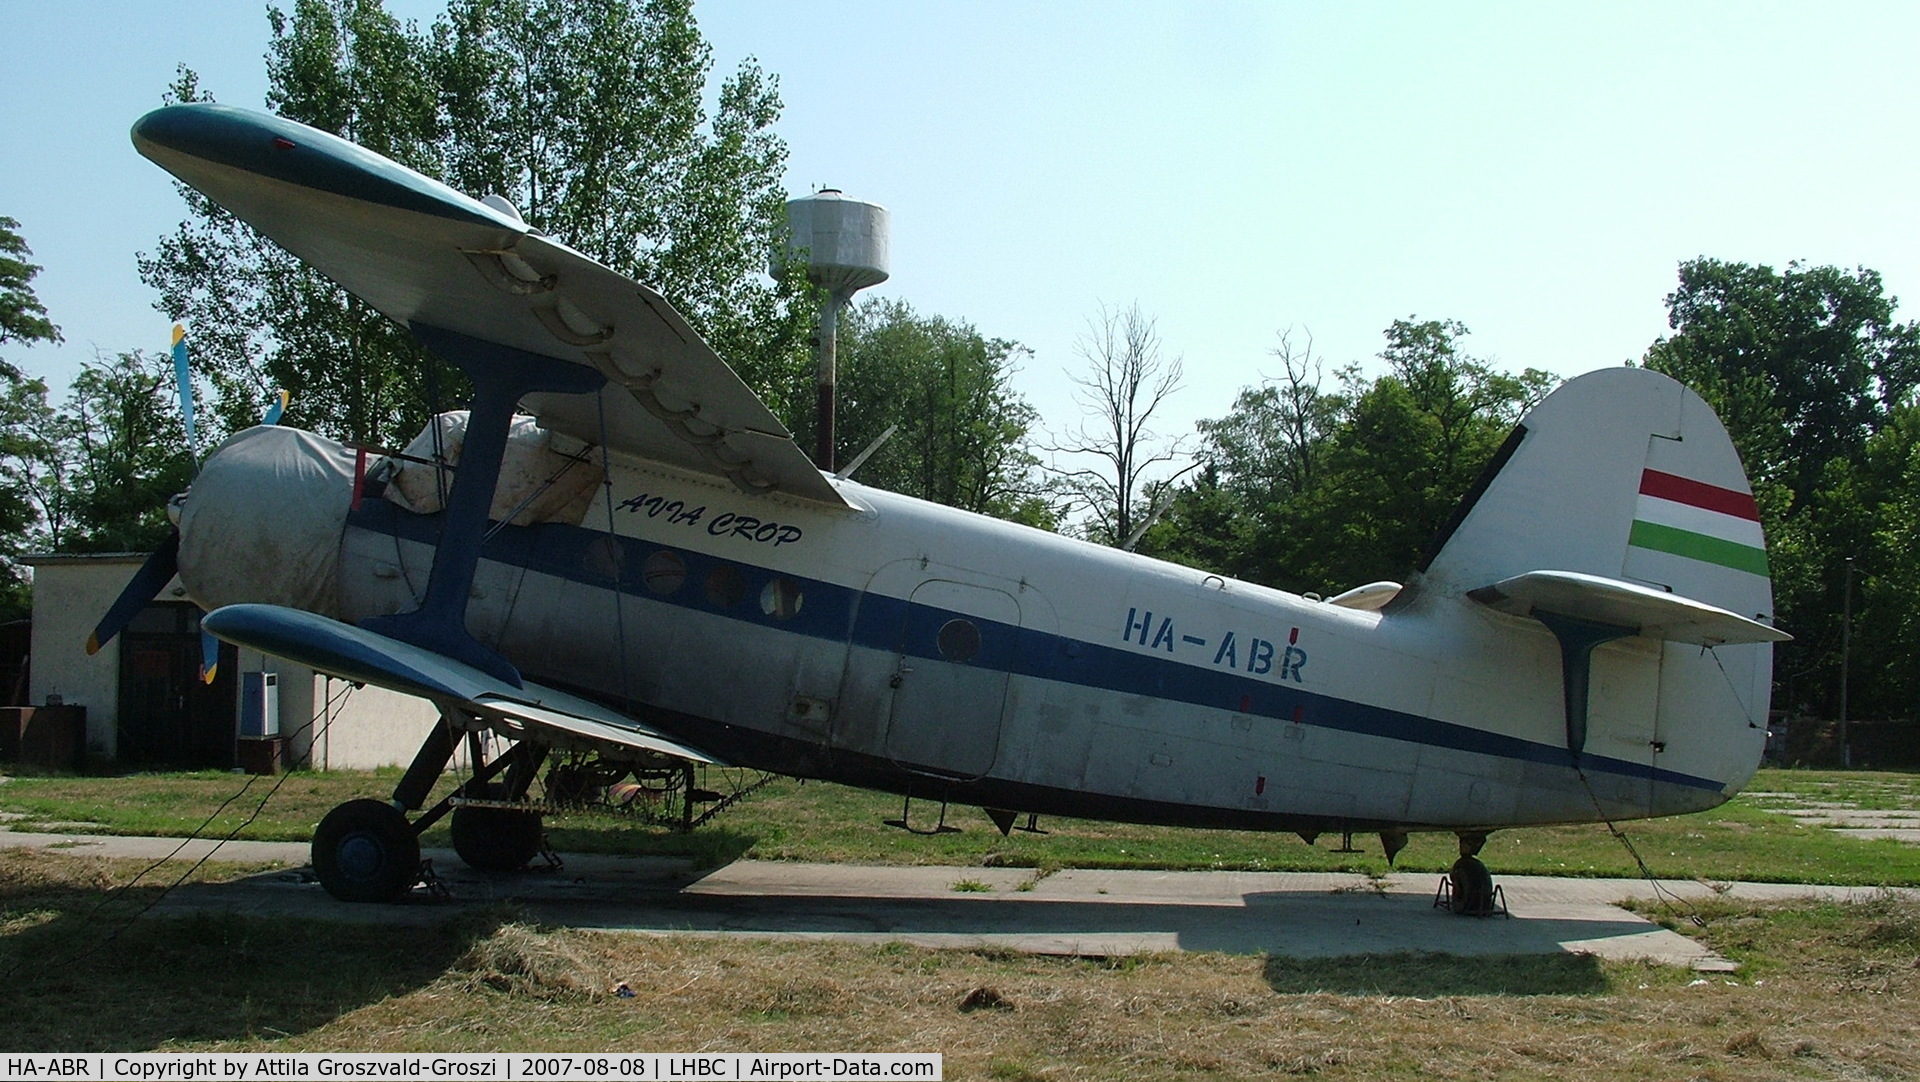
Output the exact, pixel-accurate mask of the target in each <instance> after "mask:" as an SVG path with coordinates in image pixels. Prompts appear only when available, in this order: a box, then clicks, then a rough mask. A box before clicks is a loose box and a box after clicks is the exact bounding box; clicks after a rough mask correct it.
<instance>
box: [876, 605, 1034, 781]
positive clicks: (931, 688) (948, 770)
mask: <svg viewBox="0 0 1920 1082" xmlns="http://www.w3.org/2000/svg"><path fill="white" fill-rule="evenodd" d="M901 625H902V626H901V629H900V638H899V644H900V645H899V649H898V650H897V651H896V655H895V670H894V675H893V678H892V680H891V683H892V685H893V688H894V693H893V706H892V710H891V713H890V714H889V717H888V721H887V738H886V751H887V757H888V758H889V759H892V760H893V761H894V762H895V763H897V764H899V765H900V766H903V767H907V768H909V769H912V770H916V771H921V772H924V773H929V774H938V775H942V776H946V777H955V778H978V777H981V776H983V775H984V774H986V773H987V771H989V770H991V769H993V762H994V759H995V758H996V757H997V756H998V754H999V750H1000V722H1001V717H1002V715H1003V714H1004V712H1005V710H1006V701H1007V677H1008V670H1009V667H1010V665H1011V664H1012V661H1013V659H1014V656H1015V651H1016V648H1017V645H1018V644H1017V642H1016V640H1017V639H1018V637H1019V631H1020V604H1019V602H1017V601H1015V600H1014V599H1013V597H1012V595H1010V594H1006V593H1003V592H1001V591H999V590H991V589H987V588H985V587H981V586H969V585H967V584H965V583H960V582H952V581H948V580H945V579H933V580H930V581H927V582H923V583H921V584H920V585H919V586H918V587H916V588H915V589H914V591H913V595H912V597H910V598H909V599H908V602H907V605H906V610H905V613H904V616H903V619H902V621H901Z"/></svg>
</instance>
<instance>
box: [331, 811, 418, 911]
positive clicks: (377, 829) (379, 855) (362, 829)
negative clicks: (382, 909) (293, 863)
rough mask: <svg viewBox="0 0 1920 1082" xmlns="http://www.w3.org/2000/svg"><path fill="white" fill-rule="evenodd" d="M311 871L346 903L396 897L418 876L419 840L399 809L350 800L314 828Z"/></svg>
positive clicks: (387, 900) (411, 884)
mask: <svg viewBox="0 0 1920 1082" xmlns="http://www.w3.org/2000/svg"><path fill="white" fill-rule="evenodd" d="M313 870H314V874H316V875H317V876H319V877H320V885H321V886H322V887H325V888H326V891H327V893H328V894H331V895H333V896H334V897H335V898H338V899H340V900H341V901H343V902H392V901H398V900H399V899H400V897H401V896H402V895H404V894H406V893H407V891H409V890H412V889H413V885H414V884H415V883H417V882H419V880H420V839H419V837H418V836H417V835H415V834H414V832H413V826H412V824H410V823H408V822H407V817H406V816H405V815H403V814H401V812H400V810H399V809H398V808H395V807H394V806H393V805H391V804H387V803H383V802H381V801H378V800H350V801H348V802H347V803H345V804H342V805H340V806H339V807H337V808H335V809H333V810H332V811H330V812H328V813H327V817H326V818H325V819H322V820H320V826H319V827H318V828H317V829H315V830H314V832H313Z"/></svg>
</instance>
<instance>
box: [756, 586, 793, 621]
mask: <svg viewBox="0 0 1920 1082" xmlns="http://www.w3.org/2000/svg"><path fill="white" fill-rule="evenodd" d="M800 602H801V596H800V587H798V586H796V585H794V584H793V583H792V582H789V581H788V580H786V579H781V578H775V579H770V580H769V581H768V582H767V585H766V586H765V587H764V588H763V589H761V591H760V611H761V612H764V613H766V614H767V615H768V616H772V617H774V618H776V619H780V620H791V619H793V617H794V616H795V615H796V614H798V613H799V611H800Z"/></svg>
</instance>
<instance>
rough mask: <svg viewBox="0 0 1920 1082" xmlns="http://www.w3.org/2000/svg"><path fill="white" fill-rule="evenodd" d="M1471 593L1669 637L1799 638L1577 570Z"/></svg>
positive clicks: (1494, 604)
mask: <svg viewBox="0 0 1920 1082" xmlns="http://www.w3.org/2000/svg"><path fill="white" fill-rule="evenodd" d="M1467 596H1468V597H1470V598H1472V599H1473V600H1475V601H1478V602H1480V603H1481V604H1482V605H1486V606H1488V607H1490V608H1493V609H1497V610H1499V611H1500V612H1504V613H1510V614H1512V615H1514V616H1533V615H1535V614H1536V613H1537V612H1545V613H1552V614H1556V615H1560V616H1572V617H1576V618H1578V619H1581V620H1590V621H1592V622H1594V623H1598V624H1608V625H1611V626H1613V627H1621V628H1631V629H1633V630H1634V632H1635V633H1637V634H1640V635H1644V636H1646V637H1648V638H1653V639H1660V640H1662V641H1665V642H1684V643H1692V644H1694V645H1697V646H1722V645H1726V644H1729V643H1752V642H1769V643H1771V642H1786V641H1788V640H1789V639H1792V638H1793V636H1792V635H1789V634H1787V633H1786V632H1784V631H1781V630H1780V629H1778V628H1775V627H1770V626H1768V625H1767V624H1763V623H1761V622H1760V621H1758V620H1750V619H1748V618H1747V617H1745V616H1741V615H1740V614H1738V613H1735V612H1729V611H1727V610H1726V609H1722V608H1718V607H1716V606H1713V605H1709V604H1706V603H1705V602H1701V601H1694V600H1692V599H1691V598H1685V597H1680V596H1678V595H1675V594H1669V593H1665V592H1663V591H1660V590H1655V589H1653V588H1652V587H1648V586H1641V585H1638V584H1635V583H1631V582H1622V581H1621V580H1619V579H1609V578H1602V577H1600V576H1598V575H1583V574H1581V573H1579V572H1577V571H1529V572H1527V573H1526V574H1524V575H1515V576H1514V577H1512V578H1510V579H1502V580H1501V581H1499V582H1496V583H1494V584H1493V585H1492V586H1483V587H1481V588H1479V589H1477V590H1472V591H1469V592H1468V594H1467Z"/></svg>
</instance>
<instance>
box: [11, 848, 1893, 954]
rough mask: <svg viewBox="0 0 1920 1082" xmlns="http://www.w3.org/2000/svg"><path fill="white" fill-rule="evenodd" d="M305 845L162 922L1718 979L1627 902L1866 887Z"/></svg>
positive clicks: (1689, 943) (111, 852) (228, 854)
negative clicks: (600, 934)
mask: <svg viewBox="0 0 1920 1082" xmlns="http://www.w3.org/2000/svg"><path fill="white" fill-rule="evenodd" d="M23 845H25V846H40V847H47V848H63V849H68V850H71V851H74V852H79V853H94V854H98V855H102V856H128V857H139V858H143V859H158V858H159V857H161V856H164V855H167V854H168V853H171V852H174V851H175V850H178V851H179V855H180V857H181V858H183V859H188V860H198V859H199V858H200V857H201V856H203V855H205V854H206V852H207V851H208V849H209V848H211V844H210V843H204V842H202V843H192V844H189V845H186V846H184V847H182V845H181V843H180V842H179V840H177V839H163V838H119V837H114V838H108V837H97V836H85V835H58V834H14V833H8V832H5V831H0V847H5V846H23ZM306 855H307V847H306V846H305V845H304V844H301V843H275V842H228V843H226V844H225V845H222V846H220V848H219V850H218V852H217V853H216V854H215V856H214V859H216V860H233V861H241V862H246V863H275V862H277V863H279V864H282V865H285V866H286V869H285V870H280V871H270V872H266V873H262V874H257V875H253V876H249V877H247V878H244V879H241V880H239V881H237V882H233V883H227V884H220V885H212V886H189V887H183V888H180V889H179V890H177V891H175V892H174V893H173V895H172V896H170V897H169V898H168V899H167V901H166V902H165V903H164V904H162V905H161V906H160V907H159V908H157V909H156V910H155V912H156V913H157V914H177V913H184V912H193V911H207V910H213V911H224V912H235V913H244V914H250V915H256V916H263V917H266V916H275V917H284V916H301V917H309V918H315V919H325V920H342V921H378V922H386V923H401V924H408V925H426V924H432V923H435V922H438V921H442V920H445V919H447V918H448V917H450V916H452V915H454V914H455V913H457V912H460V911H462V910H465V909H478V908H483V907H487V906H493V905H500V904H508V905H511V906H513V907H515V908H516V909H517V910H518V911H520V912H522V913H524V914H525V916H526V917H528V918H530V919H533V920H536V921H540V922H543V923H548V924H554V925H561V926H568V927H577V928H592V929H600V930H606V931H617V932H628V933H637V934H645V935H691V936H753V937H763V938H775V939H822V940H839V941H846V942H859V943H883V942H901V943H910V944H914V945H918V946H925V947H965V948H991V949H999V950H1010V951H1022V952H1029V953H1040V954H1061V955H1089V956H1112V955H1125V954H1135V953H1142V952H1154V951H1225V952H1229V953H1235V954H1272V955H1283V956H1298V957H1331V956H1342V955H1351V954H1380V953H1393V952H1420V951H1432V952H1440V953H1446V954H1458V955H1496V954H1498V955H1506V954H1552V953H1560V952H1585V953H1591V954H1596V955H1599V956H1601V957H1604V958H1609V959H1646V960H1649V961H1654V962H1659V963H1664V964H1670V965H1686V966H1693V967H1696V968H1701V969H1706V970H1724V969H1725V968H1726V967H1727V966H1729V965H1730V964H1731V963H1728V962H1726V961H1725V960H1724V959H1720V958H1716V957H1715V956H1714V955H1712V954H1711V953H1710V952H1709V951H1707V950H1706V948H1705V947H1703V946H1702V945H1701V944H1699V943H1698V942H1696V941H1695V940H1692V939H1689V938H1688V937H1686V936H1683V935H1679V934H1677V933H1675V932H1670V931H1667V930H1666V929H1664V928H1661V927H1659V926H1658V925H1655V924H1653V923H1651V922H1649V921H1647V920H1645V919H1643V918H1641V917H1639V916H1636V915H1634V914H1633V913H1630V912H1628V911H1626V910H1624V909H1622V908H1620V907H1619V906H1618V905H1617V904H1616V903H1619V902H1623V901H1626V900H1628V899H1648V898H1654V897H1657V896H1659V894H1661V893H1665V894H1666V895H1668V896H1670V897H1677V898H1680V899H1698V898H1706V897H1711V896H1713V895H1715V894H1728V895H1731V896H1733V897H1738V898H1747V899H1753V900H1776V899H1794V898H1807V897H1828V898H1846V897H1855V896H1862V895H1867V894H1872V893H1874V891H1873V890H1871V889H1867V888H1848V887H1816V886H1799V885H1791V884H1754V883H1735V884H1712V885H1709V884H1704V883H1697V882H1683V881H1666V882H1662V883H1661V884H1660V885H1659V887H1658V889H1657V890H1656V888H1655V886H1654V885H1652V884H1649V883H1647V882H1645V881H1642V880H1626V879H1554V878H1546V877H1539V876H1505V877H1501V878H1500V879H1499V882H1500V884H1501V886H1502V888H1503V890H1504V891H1505V894H1506V898H1507V903H1508V906H1509V908H1510V909H1511V911H1512V917H1511V919H1508V918H1501V917H1491V918H1485V919H1474V918H1466V917H1457V916H1454V915H1453V914H1451V913H1447V912H1445V911H1444V910H1439V909H1435V908H1433V905H1432V901H1433V896H1434V891H1435V888H1436V886H1437V884H1438V880H1439V876H1437V875H1433V874H1417V875H1416V874H1407V873H1401V874H1395V875H1389V876H1384V877H1369V876H1364V875H1352V874H1327V873H1300V872H1155V871H1104V870H1091V869H1088V870H1068V871H1062V872H1059V873H1057V874H1054V875H1044V876H1043V875H1040V874H1039V873H1037V872H1035V871H1032V870H1030V869H1020V868H960V867H947V866H921V867H872V866H867V865H847V864H801V863H774V862H758V861H738V862H735V863H732V864H728V865H726V866H724V867H720V868H715V869H711V870H708V871H705V872H696V871H695V870H693V869H692V868H691V867H690V866H689V865H688V864H687V863H686V862H685V861H680V860H671V859H661V858H630V857H614V856H599V855H581V856H571V857H568V858H567V859H566V864H565V867H564V868H562V869H558V870H548V871H528V872H524V873H520V874H516V875H510V876H489V875H482V874H480V873H477V872H474V871H472V870H470V869H468V868H466V867H465V866H464V865H463V864H461V863H460V862H459V860H458V858H456V857H455V856H454V855H453V854H452V853H451V852H449V851H444V850H430V851H429V852H428V853H427V854H426V856H427V857H428V858H429V859H431V860H432V861H433V867H434V868H435V870H436V873H437V874H438V875H439V877H440V878H441V879H442V881H443V882H444V884H445V885H446V887H447V888H448V890H449V891H450V892H451V896H452V897H451V900H447V901H438V900H435V899H434V898H433V897H432V896H431V895H430V893H429V892H428V891H426V890H424V889H420V890H415V891H414V892H413V894H412V895H410V896H409V897H408V898H407V899H406V900H405V901H403V902H400V903H397V904H394V905H347V904H343V903H340V902H336V901H334V900H333V899H332V898H331V897H329V896H328V895H327V894H326V892H325V891H323V890H322V889H321V888H320V885H319V883H318V882H317V881H315V880H314V878H313V875H312V872H311V869H309V868H306V867H305V865H306Z"/></svg>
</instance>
